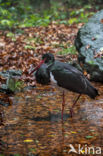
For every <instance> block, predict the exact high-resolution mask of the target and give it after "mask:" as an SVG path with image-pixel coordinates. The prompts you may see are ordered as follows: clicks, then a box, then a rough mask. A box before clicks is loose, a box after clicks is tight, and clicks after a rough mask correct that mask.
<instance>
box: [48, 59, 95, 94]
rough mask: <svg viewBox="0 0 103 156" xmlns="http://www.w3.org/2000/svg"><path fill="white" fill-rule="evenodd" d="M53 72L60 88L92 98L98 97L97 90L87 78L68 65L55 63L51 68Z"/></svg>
mask: <svg viewBox="0 0 103 156" xmlns="http://www.w3.org/2000/svg"><path fill="white" fill-rule="evenodd" d="M51 72H52V74H53V76H54V78H55V80H56V81H57V83H58V85H59V86H61V87H63V88H66V89H68V90H70V91H73V92H77V93H80V94H87V95H89V96H90V97H95V96H96V95H95V94H96V89H95V88H94V87H93V86H92V85H91V83H90V82H89V81H88V80H87V79H86V77H85V76H84V75H83V74H82V73H81V72H80V71H79V70H77V69H76V68H75V67H73V66H71V65H69V64H68V63H63V62H59V61H55V64H54V65H53V66H52V68H51ZM92 93H93V95H92Z"/></svg>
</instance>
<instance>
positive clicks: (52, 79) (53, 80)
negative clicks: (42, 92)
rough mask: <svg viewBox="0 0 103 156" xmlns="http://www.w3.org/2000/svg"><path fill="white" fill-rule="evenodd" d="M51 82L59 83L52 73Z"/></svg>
mask: <svg viewBox="0 0 103 156" xmlns="http://www.w3.org/2000/svg"><path fill="white" fill-rule="evenodd" d="M50 81H51V83H54V84H57V81H56V80H55V78H54V75H53V74H52V72H50Z"/></svg>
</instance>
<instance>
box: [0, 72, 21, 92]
mask: <svg viewBox="0 0 103 156" xmlns="http://www.w3.org/2000/svg"><path fill="white" fill-rule="evenodd" d="M21 74H22V72H21V71H16V70H8V71H3V72H0V76H2V77H4V78H5V80H6V83H5V84H2V85H1V87H0V92H3V93H6V94H12V93H14V92H15V91H16V90H17V88H18V85H19V86H20V85H21V84H20V82H19V81H18V79H19V77H20V76H21Z"/></svg>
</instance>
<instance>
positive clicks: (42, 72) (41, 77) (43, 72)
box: [35, 63, 50, 85]
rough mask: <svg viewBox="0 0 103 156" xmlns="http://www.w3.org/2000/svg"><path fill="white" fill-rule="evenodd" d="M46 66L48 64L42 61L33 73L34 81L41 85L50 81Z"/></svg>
mask: <svg viewBox="0 0 103 156" xmlns="http://www.w3.org/2000/svg"><path fill="white" fill-rule="evenodd" d="M47 67H48V66H47V65H46V64H45V63H44V64H42V65H41V66H40V68H39V69H38V70H37V71H36V73H35V77H36V81H37V82H38V83H40V84H42V85H47V84H49V83H50V73H49V71H48V68H47Z"/></svg>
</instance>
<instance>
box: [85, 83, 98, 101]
mask: <svg viewBox="0 0 103 156" xmlns="http://www.w3.org/2000/svg"><path fill="white" fill-rule="evenodd" d="M87 84H88V85H87V95H88V96H90V97H91V98H92V99H94V98H95V97H96V96H98V95H99V93H98V90H97V89H96V88H95V87H93V86H92V85H91V83H90V82H89V81H88V82H87Z"/></svg>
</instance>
